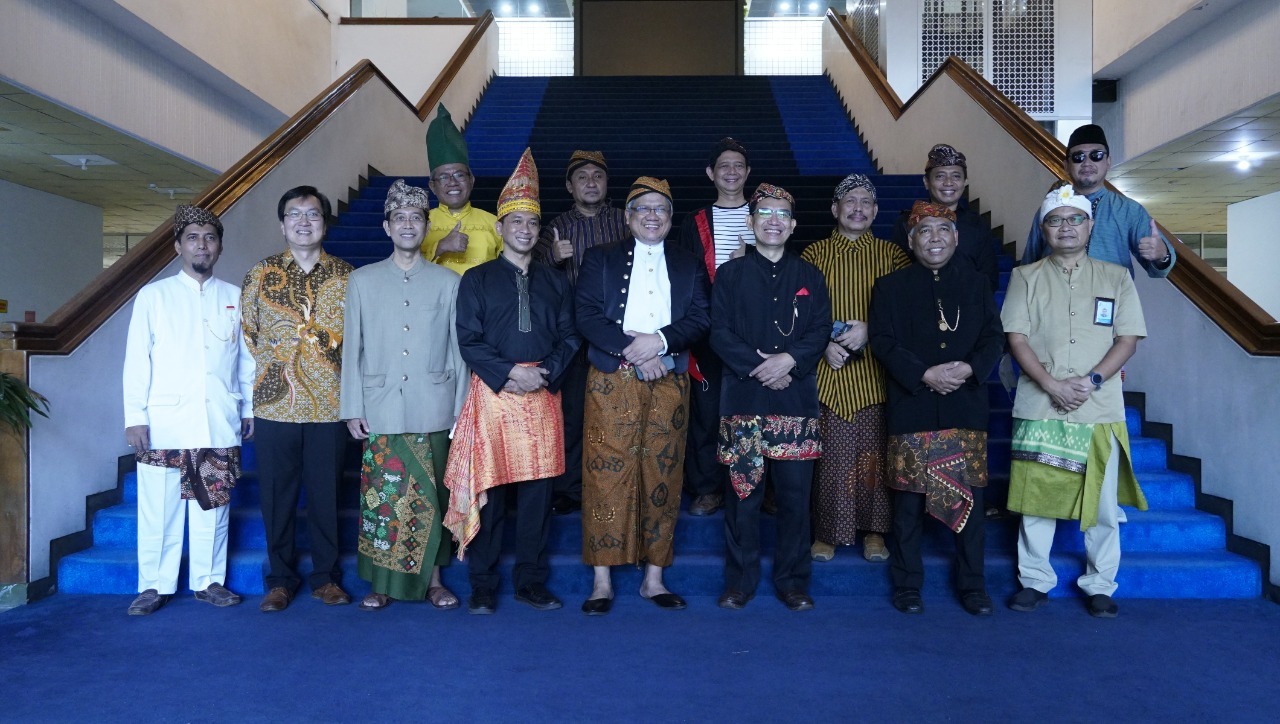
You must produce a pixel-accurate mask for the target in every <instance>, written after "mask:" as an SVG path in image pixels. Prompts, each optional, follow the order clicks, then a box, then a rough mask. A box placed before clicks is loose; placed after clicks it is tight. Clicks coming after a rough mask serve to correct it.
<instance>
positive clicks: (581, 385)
mask: <svg viewBox="0 0 1280 724" xmlns="http://www.w3.org/2000/svg"><path fill="white" fill-rule="evenodd" d="M590 364H591V363H589V362H587V356H586V354H585V353H583V352H578V354H576V355H574V357H573V361H572V362H570V363H569V369H568V370H566V371H565V373H564V383H563V384H561V385H560V411H561V412H563V413H564V473H563V474H562V475H560V476H558V477H556V478H554V479H553V480H554V482H553V484H552V489H553V491H554V493H555V494H556V495H565V496H568V497H569V498H572V499H573V500H576V501H579V502H581V501H582V416H583V412H582V410H583V405H584V404H585V400H586V396H587V367H588V366H589V365H590Z"/></svg>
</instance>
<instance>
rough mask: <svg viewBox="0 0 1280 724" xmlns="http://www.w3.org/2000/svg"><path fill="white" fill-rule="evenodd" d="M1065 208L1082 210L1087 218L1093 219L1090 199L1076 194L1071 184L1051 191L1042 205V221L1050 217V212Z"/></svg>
mask: <svg viewBox="0 0 1280 724" xmlns="http://www.w3.org/2000/svg"><path fill="white" fill-rule="evenodd" d="M1063 206H1070V207H1072V208H1075V209H1080V210H1081V211H1083V212H1084V215H1085V216H1088V217H1089V218H1090V219H1092V218H1093V204H1092V203H1090V202H1089V199H1088V198H1086V197H1084V196H1081V195H1080V194H1078V193H1076V192H1075V189H1073V188H1071V184H1064V185H1063V186H1062V187H1061V188H1056V189H1054V190H1052V191H1050V192H1049V193H1048V195H1047V196H1045V197H1044V201H1043V202H1041V204H1040V218H1041V220H1043V219H1044V217H1046V216H1048V215H1049V212H1050V211H1053V210H1054V209H1060V208H1062V207H1063Z"/></svg>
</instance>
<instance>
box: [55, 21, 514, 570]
mask: <svg viewBox="0 0 1280 724" xmlns="http://www.w3.org/2000/svg"><path fill="white" fill-rule="evenodd" d="M497 35H498V33H497V28H496V27H495V26H490V29H489V32H487V33H486V34H485V37H484V38H483V39H482V40H481V41H480V45H479V47H478V48H477V50H476V52H475V53H473V54H472V56H471V57H470V58H469V59H468V62H467V63H466V64H465V65H464V67H463V69H462V71H461V72H460V73H459V74H458V76H457V77H456V78H455V80H454V82H453V83H452V84H451V85H450V86H449V88H448V90H447V91H446V93H445V102H446V103H447V104H449V107H450V108H457V109H465V110H466V112H467V113H469V112H470V110H471V109H472V108H474V107H475V105H476V103H477V101H478V99H479V97H480V93H481V91H482V90H483V88H484V86H485V83H486V82H487V81H488V79H489V78H490V77H491V76H492V75H493V73H494V72H495V70H496V68H497V62H498V61H497ZM436 72H437V71H432V72H431V74H432V76H433V77H434V75H435V74H436ZM458 115H459V116H460V117H461V116H463V113H462V112H461V111H460V112H459V113H458ZM425 132H426V125H425V123H424V122H422V121H420V120H419V119H418V116H417V113H416V112H415V111H414V110H413V109H412V108H410V107H408V106H406V105H405V104H404V103H403V102H402V101H401V100H400V98H399V97H397V96H396V95H395V93H393V92H392V90H391V89H390V88H389V87H388V86H386V85H384V84H382V83H381V82H378V81H376V80H375V81H372V82H370V83H367V84H366V85H365V86H364V87H363V88H361V89H360V90H358V91H357V92H356V93H355V94H354V95H353V96H352V97H351V98H349V99H348V100H347V101H346V102H345V103H343V104H342V106H340V107H339V108H338V109H337V110H336V111H334V113H333V114H332V115H330V117H329V118H328V119H327V120H326V121H325V122H324V123H323V124H321V125H320V127H319V128H317V129H316V130H315V131H314V132H313V133H312V134H311V135H310V136H309V137H308V138H307V139H306V140H305V141H303V142H302V144H301V145H300V146H299V147H298V148H297V149H295V150H294V151H293V152H292V153H291V154H290V155H289V156H288V157H286V158H285V159H284V160H283V161H282V162H281V163H280V165H279V166H277V167H276V168H275V169H274V170H272V171H271V172H270V173H269V174H267V176H266V177H265V178H263V179H262V180H261V181H259V182H258V183H257V184H255V185H254V186H253V187H252V188H251V189H250V190H249V191H248V192H247V193H246V194H245V196H244V197H242V198H241V199H240V201H238V202H237V203H236V204H235V206H233V207H232V208H231V209H230V210H228V211H227V212H226V213H225V214H224V215H223V217H222V221H223V225H224V226H225V228H226V235H225V244H224V249H225V251H224V253H223V255H222V258H221V259H220V260H219V262H218V267H217V269H216V270H215V273H216V274H217V276H219V277H220V278H222V279H227V280H230V281H233V282H235V283H237V284H238V283H239V282H240V281H241V280H242V279H243V278H244V273H245V271H246V270H247V269H248V268H249V266H250V265H252V264H253V263H254V262H256V261H257V260H259V259H261V258H262V257H264V256H267V255H269V254H274V253H277V252H279V251H280V250H282V249H283V248H284V241H283V239H282V238H281V237H280V225H279V222H278V221H277V219H276V215H275V213H276V202H277V200H278V199H279V198H280V195H281V194H282V193H283V192H284V191H286V190H287V189H289V188H291V187H293V186H297V185H299V184H311V185H314V186H316V187H317V188H319V189H320V190H321V191H322V192H324V193H325V194H327V195H328V196H329V197H330V200H331V201H333V202H334V203H335V204H336V203H337V202H338V201H340V200H344V199H345V198H346V192H347V190H348V189H349V188H351V187H353V186H355V185H356V181H357V178H358V177H359V176H360V175H362V174H364V173H366V172H367V169H368V167H369V166H374V167H376V168H379V169H382V170H383V171H386V172H388V173H399V174H405V175H423V176H425V175H426V174H428V173H429V169H428V168H427V166H426V154H424V153H422V151H421V149H422V138H423V134H424V133H425ZM177 268H178V267H177V265H176V264H170V265H169V267H168V268H167V269H166V270H165V271H164V272H162V273H161V275H160V276H167V275H169V274H173V273H175V272H176V271H177ZM131 310H132V305H131V304H130V305H126V306H125V307H123V308H122V309H121V310H120V311H118V312H116V314H114V315H113V316H112V317H111V319H109V320H108V321H107V322H106V323H104V324H103V325H102V326H101V327H100V328H99V329H98V330H97V331H96V332H94V333H93V335H91V336H90V337H89V339H88V340H86V341H85V342H84V343H83V344H82V345H80V347H79V348H77V349H76V350H75V351H74V352H72V353H71V354H69V355H67V356H41V355H36V356H33V357H32V358H31V361H30V371H31V378H30V384H31V385H32V387H35V388H36V389H38V390H40V391H41V392H43V393H45V394H46V396H47V397H48V398H49V402H50V411H51V416H50V419H48V420H46V419H43V418H41V419H39V420H37V421H36V422H35V423H34V425H33V426H32V430H31V441H30V446H29V454H30V455H31V459H32V460H43V461H50V460H57V461H58V463H57V464H56V465H52V464H50V465H33V466H32V470H31V480H30V490H31V498H30V501H31V511H30V515H31V528H30V544H31V553H30V555H31V570H30V576H31V579H32V580H36V579H39V578H43V577H45V576H47V575H49V572H50V571H49V542H50V541H51V540H53V539H54V538H58V537H61V536H64V535H67V534H68V533H73V532H76V531H79V530H83V529H84V504H85V497H86V496H88V495H91V494H93V493H97V492H101V491H103V490H108V489H110V488H112V487H114V486H115V482H116V481H115V460H116V458H118V457H119V456H120V455H121V454H125V453H127V452H128V448H126V447H125V444H124V436H123V425H124V419H123V411H122V408H121V381H120V370H121V365H122V363H123V360H124V340H125V334H126V332H127V329H128V324H129V315H130V312H131ZM69 445H74V447H75V449H76V450H77V454H76V455H75V456H73V457H70V458H68V457H67V456H66V454H65V451H66V450H67V449H68V446H69Z"/></svg>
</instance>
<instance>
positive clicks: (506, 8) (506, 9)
mask: <svg viewBox="0 0 1280 724" xmlns="http://www.w3.org/2000/svg"><path fill="white" fill-rule="evenodd" d="M514 9H515V8H513V7H511V3H502V5H500V6H499V7H498V12H500V13H502V14H503V15H510V14H511V11H512V10H514Z"/></svg>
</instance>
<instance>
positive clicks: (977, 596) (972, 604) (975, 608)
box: [960, 590, 995, 616]
mask: <svg viewBox="0 0 1280 724" xmlns="http://www.w3.org/2000/svg"><path fill="white" fill-rule="evenodd" d="M960 605H961V606H964V610H965V611H968V612H969V613H970V614H972V615H974V616H990V615H991V613H992V612H993V611H995V607H994V606H992V605H991V597H990V596H988V595H987V592H986V591H983V590H972V591H962V592H961V593H960Z"/></svg>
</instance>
